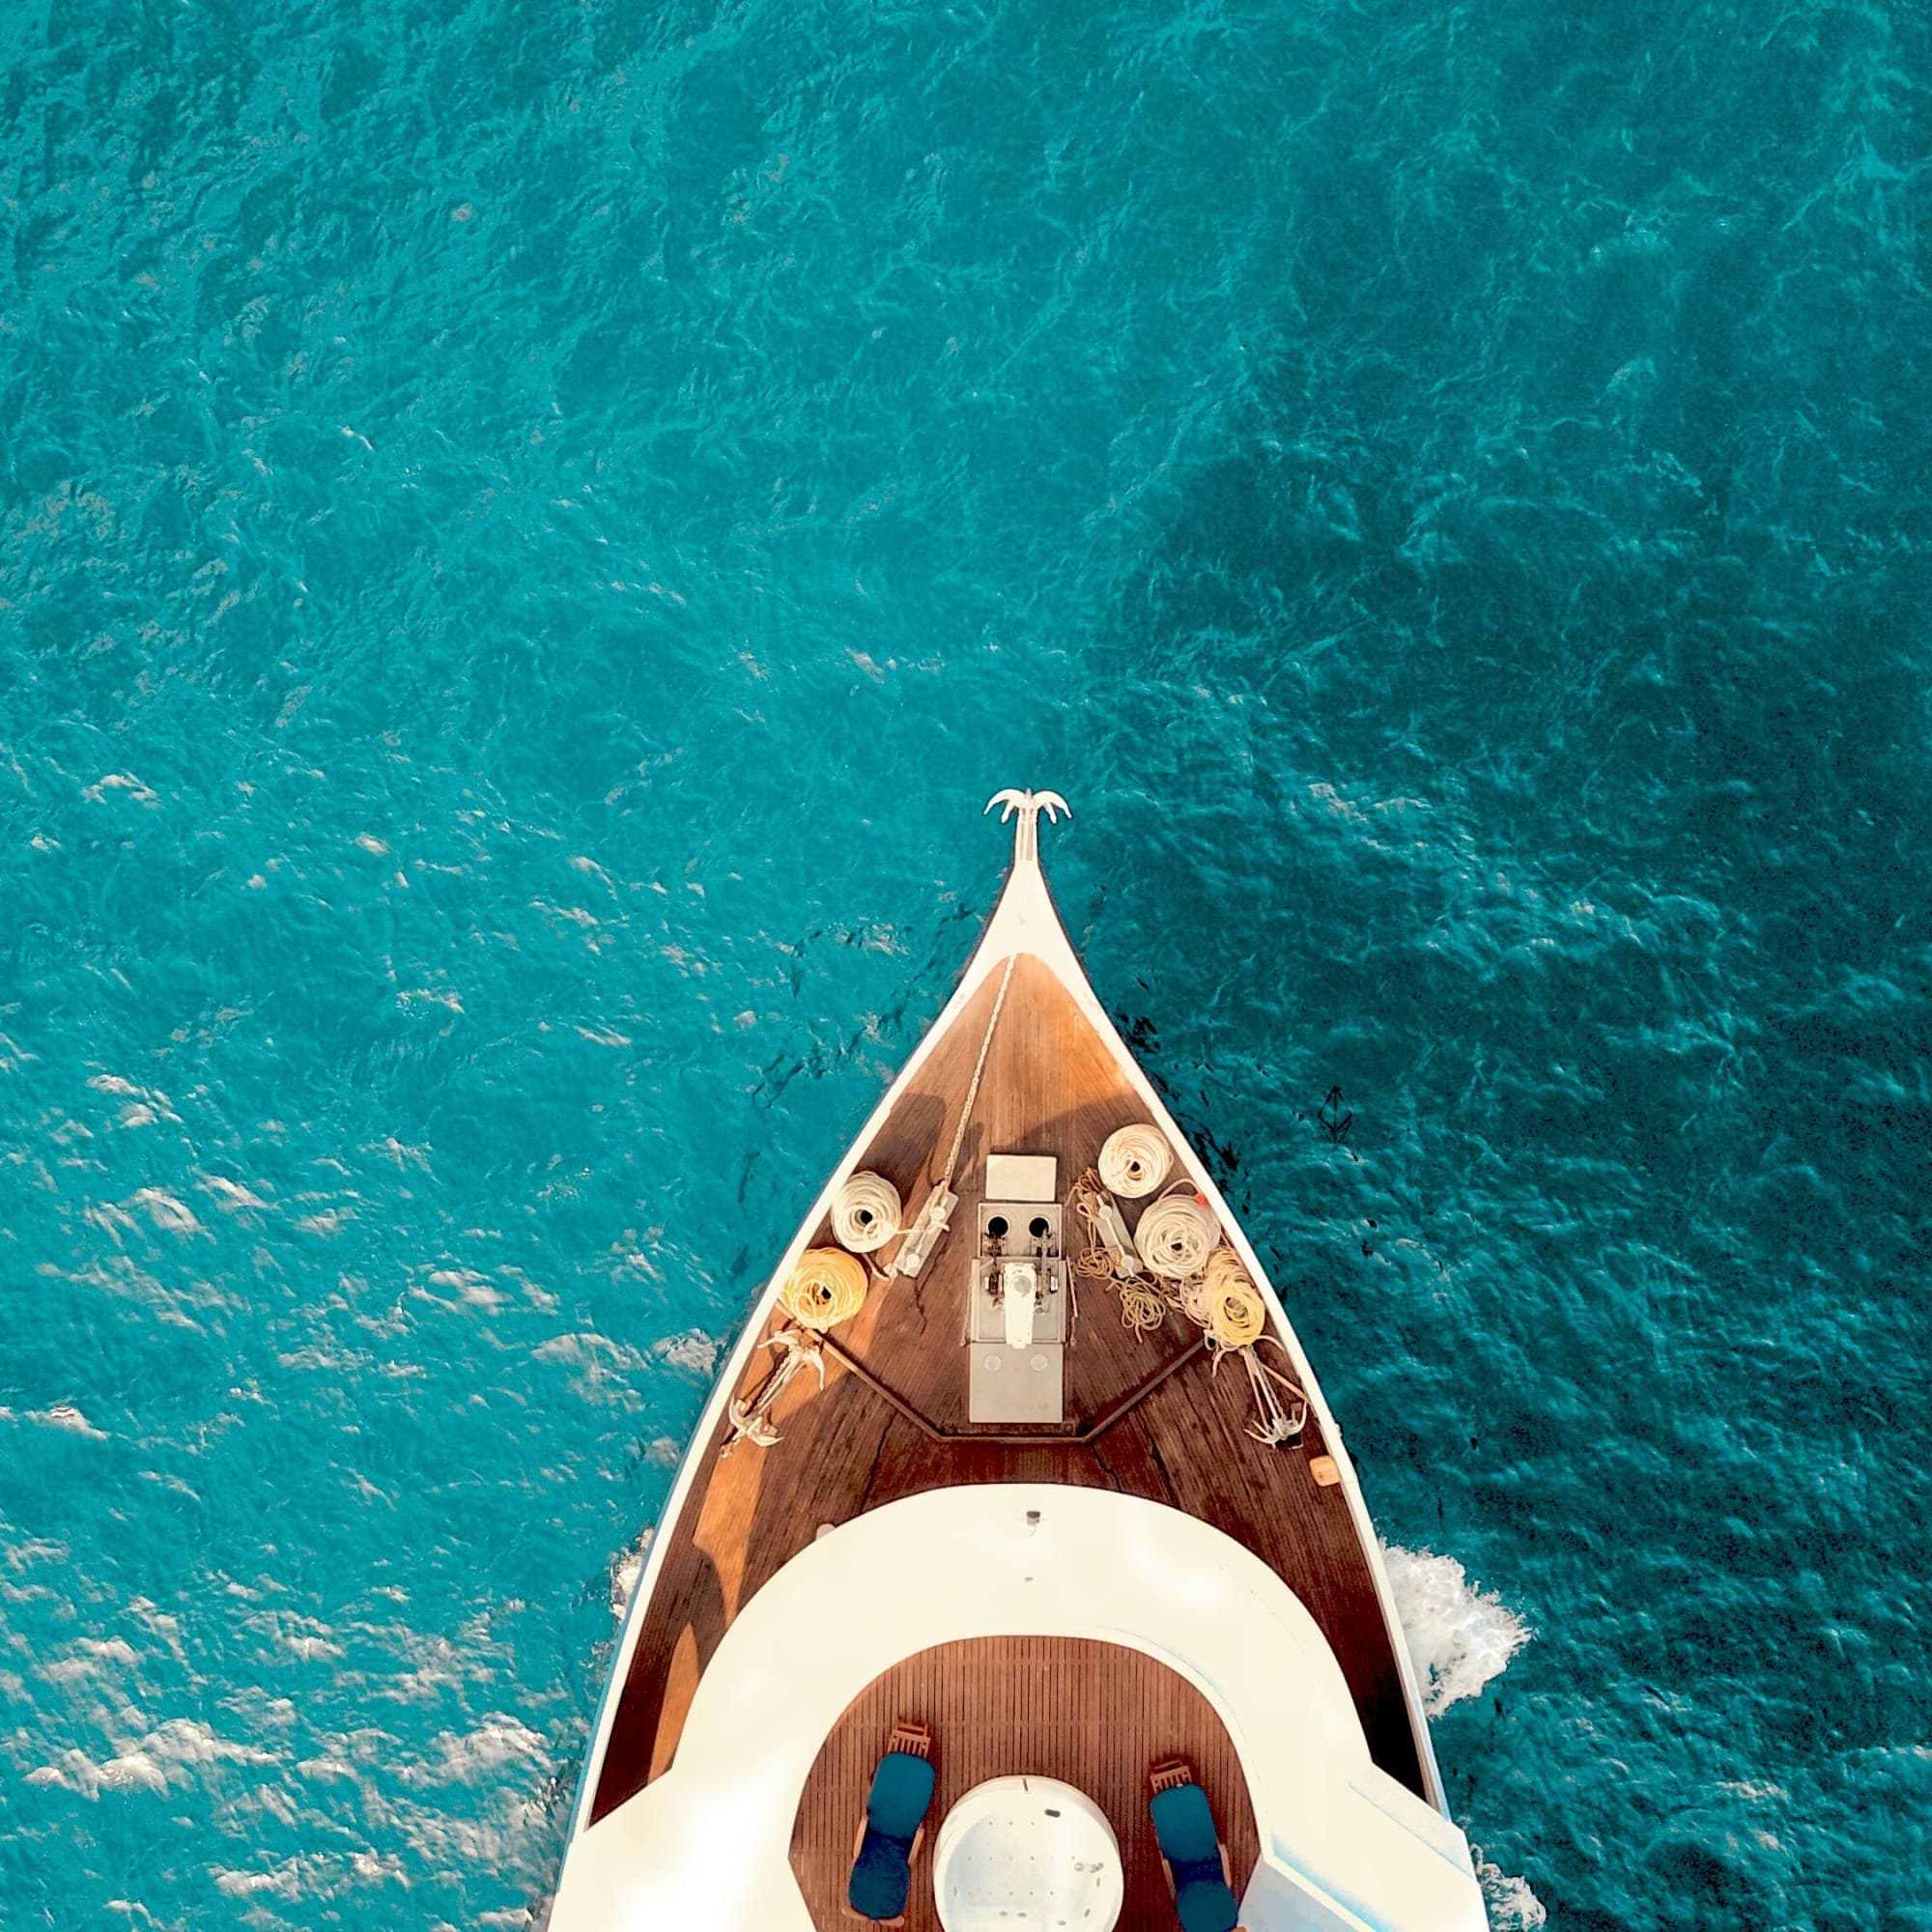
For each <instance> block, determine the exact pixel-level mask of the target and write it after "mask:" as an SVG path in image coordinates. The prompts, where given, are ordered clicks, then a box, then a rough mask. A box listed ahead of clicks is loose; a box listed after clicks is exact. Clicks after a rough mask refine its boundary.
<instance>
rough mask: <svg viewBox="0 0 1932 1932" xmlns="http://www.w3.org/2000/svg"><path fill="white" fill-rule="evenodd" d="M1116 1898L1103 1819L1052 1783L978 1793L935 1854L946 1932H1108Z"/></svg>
mask: <svg viewBox="0 0 1932 1932" xmlns="http://www.w3.org/2000/svg"><path fill="white" fill-rule="evenodd" d="M1122 1890H1123V1881H1122V1872H1121V1846H1120V1841H1119V1840H1118V1839H1117V1838H1116V1837H1115V1836H1114V1828H1113V1827H1112V1826H1111V1825H1110V1824H1108V1823H1107V1816H1106V1813H1105V1812H1104V1811H1102V1810H1101V1809H1100V1807H1099V1806H1098V1805H1097V1804H1094V1801H1093V1800H1092V1799H1091V1798H1089V1797H1088V1796H1087V1794H1086V1793H1085V1792H1084V1791H1076V1790H1075V1789H1074V1788H1073V1786H1072V1785H1070V1784H1062V1783H1060V1782H1059V1781H1058V1780H1057V1779H1055V1778H1051V1777H994V1778H989V1779H988V1780H987V1781H986V1782H985V1783H984V1784H976V1785H975V1786H974V1787H973V1789H972V1790H971V1791H969V1792H967V1794H966V1795H965V1796H964V1797H963V1798H962V1799H960V1801H959V1802H958V1804H955V1805H954V1806H953V1807H952V1810H950V1811H949V1812H948V1813H947V1814H946V1821H945V1823H944V1824H942V1825H941V1826H940V1828H939V1836H938V1838H937V1840H936V1841H935V1842H934V1845H933V1849H932V1891H933V1900H934V1902H935V1903H936V1904H937V1906H938V1907H939V1922H940V1923H941V1924H942V1925H943V1926H945V1928H946V1932H1113V1926H1114V1921H1115V1920H1116V1919H1118V1918H1120V1916H1121V1900H1122Z"/></svg>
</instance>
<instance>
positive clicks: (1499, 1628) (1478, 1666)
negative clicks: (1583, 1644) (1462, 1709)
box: [1382, 1544, 1533, 1718]
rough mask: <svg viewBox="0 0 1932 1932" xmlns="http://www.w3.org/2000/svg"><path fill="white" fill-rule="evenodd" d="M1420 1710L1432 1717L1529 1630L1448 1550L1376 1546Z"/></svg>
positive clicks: (1474, 1686) (1482, 1678)
mask: <svg viewBox="0 0 1932 1932" xmlns="http://www.w3.org/2000/svg"><path fill="white" fill-rule="evenodd" d="M1382 1561H1383V1563H1384V1565H1385V1566H1386V1567H1387V1570H1388V1578H1389V1586H1390V1588H1391V1589H1393V1590H1394V1592H1395V1606H1396V1612H1397V1614H1398V1615H1399V1616H1400V1617H1401V1619H1402V1629H1403V1634H1404V1636H1405V1637H1406V1639H1407V1640H1408V1654H1409V1658H1410V1660H1411V1661H1412V1662H1414V1665H1415V1675H1416V1680H1417V1683H1418V1684H1419V1686H1420V1687H1421V1690H1422V1708H1423V1711H1424V1712H1425V1713H1426V1714H1427V1715H1428V1716H1429V1717H1432V1718H1438V1717H1440V1716H1441V1715H1442V1713H1443V1712H1444V1711H1446V1710H1447V1709H1448V1708H1449V1707H1450V1705H1452V1704H1457V1703H1460V1702H1461V1701H1462V1700H1463V1698H1464V1697H1473V1696H1475V1695H1476V1694H1477V1692H1478V1691H1480V1690H1482V1688H1483V1686H1484V1685H1485V1684H1487V1683H1488V1682H1489V1681H1490V1679H1491V1678H1492V1677H1495V1676H1497V1675H1498V1674H1499V1673H1500V1672H1501V1671H1502V1670H1503V1668H1504V1667H1505V1666H1506V1665H1507V1664H1508V1662H1509V1661H1510V1659H1511V1658H1513V1657H1514V1656H1515V1655H1516V1654H1517V1652H1518V1651H1520V1649H1521V1648H1522V1647H1523V1645H1524V1644H1526V1643H1527V1642H1528V1641H1529V1639H1530V1637H1531V1635H1532V1634H1533V1633H1532V1632H1531V1630H1530V1628H1529V1626H1528V1625H1527V1624H1526V1623H1524V1622H1523V1620H1522V1619H1521V1618H1520V1616H1518V1615H1517V1614H1516V1612H1515V1611H1514V1610H1512V1609H1511V1608H1510V1607H1509V1605H1507V1604H1505V1603H1504V1602H1503V1600H1502V1598H1501V1597H1499V1596H1498V1595H1497V1594H1496V1593H1495V1592H1494V1591H1493V1590H1481V1589H1478V1588H1477V1587H1476V1585H1475V1584H1473V1583H1471V1582H1470V1580H1469V1578H1468V1575H1467V1573H1466V1572H1465V1571H1464V1570H1463V1566H1462V1565H1461V1564H1460V1563H1458V1562H1457V1561H1456V1559H1455V1558H1454V1557H1453V1556H1436V1555H1435V1554H1433V1553H1432V1552H1431V1551H1429V1550H1427V1549H1423V1550H1412V1549H1404V1548H1401V1547H1400V1546H1398V1545H1395V1544H1385V1545H1384V1546H1383V1547H1382Z"/></svg>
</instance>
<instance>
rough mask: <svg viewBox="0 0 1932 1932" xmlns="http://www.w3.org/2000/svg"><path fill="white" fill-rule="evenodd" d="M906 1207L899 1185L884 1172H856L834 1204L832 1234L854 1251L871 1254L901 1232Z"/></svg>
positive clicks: (841, 1244) (844, 1246)
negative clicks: (902, 1200)
mask: <svg viewBox="0 0 1932 1932" xmlns="http://www.w3.org/2000/svg"><path fill="white" fill-rule="evenodd" d="M904 1211H905V1209H904V1205H903V1203H901V1202H900V1200H899V1191H898V1189H897V1188H896V1187H895V1186H894V1185H893V1183H892V1182H891V1181H890V1180H888V1179H886V1178H885V1176H884V1175H882V1174H871V1173H861V1174H855V1175H853V1176H852V1177H851V1178H850V1179H848V1180H847V1181H846V1183H845V1185H844V1186H843V1187H841V1188H840V1189H839V1190H838V1200H837V1201H835V1202H834V1203H833V1204H832V1237H833V1239H834V1240H836V1241H837V1242H838V1245H839V1246H840V1247H841V1248H849V1249H851V1251H852V1252H853V1253H854V1254H855V1255H869V1254H870V1253H871V1252H872V1250H873V1249H874V1248H883V1247H884V1246H885V1245H886V1243H887V1242H888V1241H890V1240H891V1239H892V1237H893V1236H895V1235H896V1234H897V1233H898V1231H899V1224H900V1219H901V1216H902V1215H903V1213H904Z"/></svg>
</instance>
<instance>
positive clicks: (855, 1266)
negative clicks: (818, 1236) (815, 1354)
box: [779, 1248, 867, 1335]
mask: <svg viewBox="0 0 1932 1932" xmlns="http://www.w3.org/2000/svg"><path fill="white" fill-rule="evenodd" d="M866 1285H867V1275H866V1264H865V1263H864V1262H862V1261H861V1260H860V1259H859V1257H858V1256H857V1255H848V1254H847V1253H846V1252H845V1250H844V1249H843V1248H808V1249H807V1250H806V1251H805V1253H804V1254H802V1255H801V1256H800V1257H799V1258H798V1265H797V1266H796V1267H795V1268H793V1269H792V1271H791V1279H790V1280H789V1281H788V1282H786V1283H785V1285H784V1287H783V1288H781V1290H780V1291H779V1306H780V1307H781V1308H782V1309H783V1310H784V1312H785V1313H786V1314H787V1315H789V1316H790V1317H791V1319H792V1320H793V1321H796V1322H797V1323H798V1324H799V1326H800V1327H801V1328H812V1329H816V1330H817V1331H818V1332H819V1333H820V1334H821V1335H822V1334H823V1333H824V1332H825V1330H826V1329H828V1328H831V1327H834V1326H836V1325H837V1324H838V1322H840V1321H850V1320H851V1318H852V1317H853V1316H855V1315H856V1314H858V1312H859V1311H860V1309H862V1308H863V1307H865V1305H866Z"/></svg>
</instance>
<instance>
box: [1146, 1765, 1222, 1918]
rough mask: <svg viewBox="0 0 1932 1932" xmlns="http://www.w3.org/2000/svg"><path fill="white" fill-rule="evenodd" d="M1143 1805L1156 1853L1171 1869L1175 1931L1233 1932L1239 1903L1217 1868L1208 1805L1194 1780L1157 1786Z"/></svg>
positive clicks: (1216, 1846) (1217, 1852) (1217, 1851)
mask: <svg viewBox="0 0 1932 1932" xmlns="http://www.w3.org/2000/svg"><path fill="white" fill-rule="evenodd" d="M1148 1809H1149V1810H1150V1811H1151V1812H1152V1813H1153V1833H1154V1836H1155V1837H1156V1838H1158V1839H1159V1840H1160V1852H1161V1856H1162V1857H1163V1858H1164V1859H1165V1860H1166V1861H1167V1862H1168V1865H1169V1868H1170V1869H1171V1870H1172V1871H1173V1873H1174V1909H1175V1911H1176V1912H1177V1913H1178V1914H1179V1917H1180V1926H1181V1932H1235V1927H1236V1924H1237V1923H1238V1922H1239V1919H1240V1916H1241V1913H1240V1907H1239V1906H1238V1905H1236V1902H1235V1894H1234V1893H1233V1892H1232V1891H1230V1890H1229V1889H1228V1881H1227V1879H1226V1878H1224V1877H1223V1876H1222V1873H1221V1846H1220V1842H1219V1839H1218V1836H1217V1834H1216V1833H1215V1830H1214V1812H1213V1807H1212V1806H1211V1805H1209V1804H1208V1794H1207V1793H1206V1792H1205V1791H1203V1790H1202V1788H1201V1787H1200V1786H1199V1785H1198V1784H1177V1785H1173V1786H1171V1787H1170V1788H1169V1789H1168V1790H1166V1791H1157V1792H1155V1793H1154V1795H1153V1801H1152V1803H1151V1804H1150V1805H1149V1806H1148Z"/></svg>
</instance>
